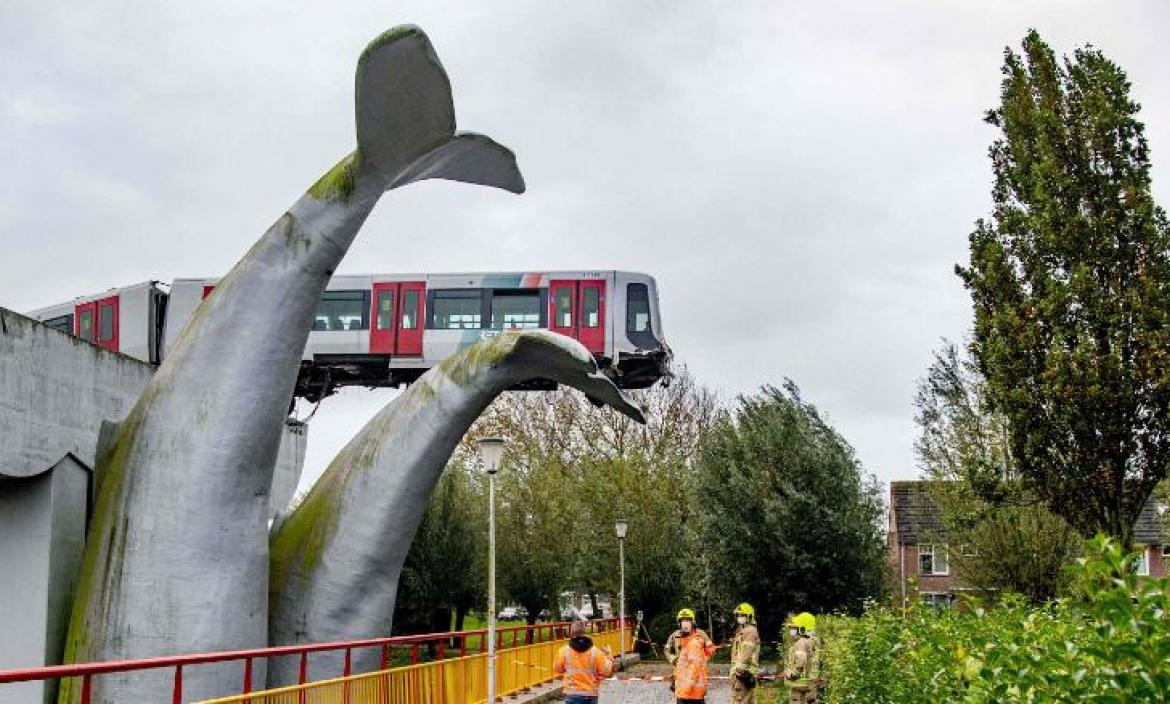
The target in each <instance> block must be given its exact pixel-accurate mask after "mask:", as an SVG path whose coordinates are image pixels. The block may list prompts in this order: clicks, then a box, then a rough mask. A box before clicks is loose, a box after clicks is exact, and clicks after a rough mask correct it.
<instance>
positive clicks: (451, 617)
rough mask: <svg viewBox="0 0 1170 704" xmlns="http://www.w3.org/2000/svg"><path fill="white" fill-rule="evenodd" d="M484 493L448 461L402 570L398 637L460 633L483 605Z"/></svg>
mask: <svg viewBox="0 0 1170 704" xmlns="http://www.w3.org/2000/svg"><path fill="white" fill-rule="evenodd" d="M485 502H486V492H485V491H484V490H483V488H482V487H481V486H480V483H479V482H478V481H477V479H476V477H475V476H474V475H473V474H471V473H470V472H469V471H468V466H467V464H466V460H465V458H461V457H457V458H455V459H453V460H452V461H451V462H450V463H449V464H448V466H447V468H446V470H444V472H443V475H442V476H441V477H440V478H439V482H438V485H437V486H436V487H435V491H434V492H433V493H432V494H431V496H430V499H429V500H428V503H427V510H426V512H425V513H424V514H423V519H422V522H421V523H420V524H419V528H418V532H417V533H416V534H415V538H414V540H413V541H412V542H411V545H410V552H409V553H408V554H407V556H406V562H405V564H404V565H403V568H402V577H401V578H400V579H399V583H398V597H397V602H396V605H395V609H394V611H395V615H394V616H395V617H394V621H395V624H394V629H395V632H398V633H412V632H413V633H420V632H425V633H433V632H435V631H446V630H449V629H450V628H452V626H453V627H454V628H455V630H462V629H463V624H464V619H465V617H466V616H467V614H468V612H469V611H470V610H471V609H473V608H474V607H476V606H479V605H480V604H482V603H483V601H484V594H485V592H486V567H485V563H484V558H485V555H486V551H487V534H486V533H485V532H484V527H485V526H486V524H487V512H486V508H485V506H486V503H485Z"/></svg>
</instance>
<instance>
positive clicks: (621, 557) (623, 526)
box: [613, 518, 630, 670]
mask: <svg viewBox="0 0 1170 704" xmlns="http://www.w3.org/2000/svg"><path fill="white" fill-rule="evenodd" d="M629 527H630V524H629V522H628V521H626V519H624V518H619V519H617V520H616V521H614V523H613V529H614V532H615V533H617V539H618V564H619V565H620V569H621V584H620V586H619V587H618V609H619V611H618V629H619V631H618V632H619V634H620V635H619V636H618V637H619V639H620V641H621V650H620V651H619V653H618V663H619V665H620V666H621V668H622V669H623V670H624V669H625V667H626V531H627V530H629Z"/></svg>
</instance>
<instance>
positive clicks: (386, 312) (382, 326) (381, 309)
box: [377, 289, 394, 330]
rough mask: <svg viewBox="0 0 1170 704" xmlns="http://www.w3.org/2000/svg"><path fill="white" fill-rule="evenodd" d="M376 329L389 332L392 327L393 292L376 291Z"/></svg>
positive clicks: (385, 290)
mask: <svg viewBox="0 0 1170 704" xmlns="http://www.w3.org/2000/svg"><path fill="white" fill-rule="evenodd" d="M377 325H378V329H379V330H389V329H390V328H392V327H394V292H393V291H391V290H387V289H383V290H381V291H378V323H377Z"/></svg>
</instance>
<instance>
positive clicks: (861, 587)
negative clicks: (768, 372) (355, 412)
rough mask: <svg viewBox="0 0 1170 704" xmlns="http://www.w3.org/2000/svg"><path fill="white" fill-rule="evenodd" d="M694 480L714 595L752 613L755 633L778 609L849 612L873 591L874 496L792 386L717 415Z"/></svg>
mask: <svg viewBox="0 0 1170 704" xmlns="http://www.w3.org/2000/svg"><path fill="white" fill-rule="evenodd" d="M695 481H696V494H695V501H696V503H697V505H698V506H700V507H701V508H702V513H703V524H702V525H703V527H702V530H701V537H702V544H703V546H704V547H705V550H704V553H705V555H704V556H705V557H706V558H707V559H708V560H709V562H710V564H709V567H710V571H711V574H712V575H714V577H713V578H714V580H715V582H716V585H717V589H716V590H715V592H716V596H718V597H719V599H720V601H721V602H722V604H723V606H725V607H726V608H727V609H730V608H731V605H732V602H736V601H748V602H751V603H752V604H753V605H755V606H756V608H757V611H758V613H759V616H760V621H761V625H762V627H763V629H764V633H769V632H775V629H777V628H778V627H779V626H780V625H781V620H782V619H783V617H784V616H785V614H786V613H788V612H792V611H803V610H809V611H816V612H828V611H833V610H836V609H844V610H850V611H857V610H859V609H860V608H861V605H862V602H863V601H864V600H865V599H867V598H869V597H874V596H877V595H879V594H880V592H881V590H882V588H883V585H884V573H885V535H884V526H883V525H882V521H881V519H882V513H883V505H882V499H881V488H880V486H879V484H878V482H877V480H876V479H875V478H874V477H872V476H867V475H865V474H864V473H863V472H862V468H861V465H860V463H859V462H858V460H857V458H856V456H855V455H854V452H853V449H852V448H851V447H850V446H849V444H848V443H847V442H846V441H845V439H844V438H843V437H841V435H840V434H839V433H838V432H837V431H836V430H834V429H833V428H832V427H831V426H830V425H829V424H828V423H827V422H826V421H825V420H824V419H823V418H822V417H821V415H820V413H819V412H818V411H817V409H816V408H815V407H814V406H813V405H812V404H811V403H808V402H806V401H804V400H803V399H802V398H801V396H800V393H799V391H798V390H797V388H796V386H795V385H794V384H792V382H788V383H787V384H786V386H785V389H784V390H780V389H776V388H774V387H769V386H765V387H763V389H762V390H761V392H760V393H759V394H758V395H755V396H744V397H740V399H739V402H738V406H737V407H736V408H735V409H734V411H729V412H726V413H723V414H721V415H720V417H719V418H718V419H717V420H716V421H715V423H714V426H713V428H712V430H711V432H710V434H709V436H708V440H707V442H706V443H705V444H704V445H703V448H702V451H701V453H700V461H699V467H698V471H697V472H696V476H695ZM701 578H702V572H698V573H697V575H696V577H695V579H696V580H697V581H700V582H701Z"/></svg>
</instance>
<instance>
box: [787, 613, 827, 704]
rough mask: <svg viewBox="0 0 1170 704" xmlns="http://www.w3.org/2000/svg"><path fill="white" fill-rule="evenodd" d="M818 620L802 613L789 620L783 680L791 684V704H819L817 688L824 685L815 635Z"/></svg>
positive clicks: (789, 686)
mask: <svg viewBox="0 0 1170 704" xmlns="http://www.w3.org/2000/svg"><path fill="white" fill-rule="evenodd" d="M816 627H817V620H816V617H814V616H813V615H812V614H810V613H807V612H805V613H799V614H797V615H795V616H793V617H792V618H790V619H789V620H788V636H789V638H790V639H791V644H790V645H789V646H788V659H787V660H786V662H785V666H784V678H785V679H786V680H788V701H789V702H790V704H811V703H812V702H816V700H817V687H818V686H819V685H820V684H821V679H820V669H821V668H820V662H819V661H818V658H819V656H818V655H817V648H816V642H815V641H814V640H813V638H812V632H813V631H814V630H815V629H816Z"/></svg>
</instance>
